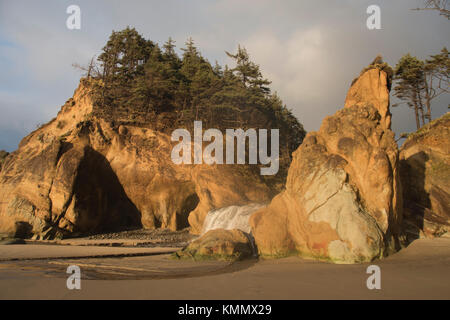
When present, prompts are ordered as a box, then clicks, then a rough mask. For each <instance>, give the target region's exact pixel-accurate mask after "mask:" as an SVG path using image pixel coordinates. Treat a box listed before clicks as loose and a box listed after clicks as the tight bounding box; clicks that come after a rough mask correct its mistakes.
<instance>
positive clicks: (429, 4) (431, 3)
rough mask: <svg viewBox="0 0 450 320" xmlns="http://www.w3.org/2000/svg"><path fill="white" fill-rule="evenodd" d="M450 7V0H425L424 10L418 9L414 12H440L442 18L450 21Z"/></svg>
mask: <svg viewBox="0 0 450 320" xmlns="http://www.w3.org/2000/svg"><path fill="white" fill-rule="evenodd" d="M449 9H450V7H449V4H448V0H425V6H424V7H423V8H417V9H414V10H433V11H438V12H439V14H440V15H441V16H444V17H446V18H447V19H450V10H449Z"/></svg>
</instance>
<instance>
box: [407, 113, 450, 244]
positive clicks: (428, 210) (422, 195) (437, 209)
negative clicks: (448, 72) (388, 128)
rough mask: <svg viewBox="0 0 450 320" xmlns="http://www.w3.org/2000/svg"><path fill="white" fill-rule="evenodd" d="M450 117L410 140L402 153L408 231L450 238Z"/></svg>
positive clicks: (416, 236)
mask: <svg viewBox="0 0 450 320" xmlns="http://www.w3.org/2000/svg"><path fill="white" fill-rule="evenodd" d="M449 142H450V113H447V114H445V115H444V116H442V117H441V118H439V119H437V120H435V121H433V122H431V123H429V124H427V125H425V126H424V127H422V128H421V129H420V130H419V131H417V132H416V133H413V134H411V135H409V136H408V139H407V140H406V141H405V142H404V144H403V146H402V148H401V151H400V173H401V177H402V183H403V191H404V192H403V196H404V205H405V230H406V231H407V232H408V236H409V237H410V238H412V239H414V238H418V237H437V236H450V145H449Z"/></svg>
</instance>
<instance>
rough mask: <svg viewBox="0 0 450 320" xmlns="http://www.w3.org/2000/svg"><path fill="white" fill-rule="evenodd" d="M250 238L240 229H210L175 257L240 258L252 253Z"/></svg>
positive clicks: (196, 258)
mask: <svg viewBox="0 0 450 320" xmlns="http://www.w3.org/2000/svg"><path fill="white" fill-rule="evenodd" d="M251 241H252V240H251V238H250V237H249V236H248V235H247V234H246V233H244V232H243V231H241V230H237V229H233V230H225V229H215V230H210V231H208V232H207V233H205V234H204V235H203V236H201V237H200V238H198V239H195V240H194V241H192V242H191V243H190V244H189V245H188V246H187V247H186V248H184V249H183V250H181V251H179V252H177V253H176V254H175V257H178V258H182V259H194V260H209V259H215V260H241V259H244V258H249V257H251V256H252V255H253V244H252V242H251Z"/></svg>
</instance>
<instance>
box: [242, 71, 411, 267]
mask: <svg viewBox="0 0 450 320" xmlns="http://www.w3.org/2000/svg"><path fill="white" fill-rule="evenodd" d="M388 82H389V79H388V75H387V73H386V72H385V71H383V70H380V69H378V68H376V67H374V68H369V69H368V70H366V71H365V72H364V73H363V74H362V75H361V76H360V77H359V78H358V79H357V80H356V82H355V83H354V84H353V85H352V87H351V88H350V90H349V94H348V96H347V101H346V106H345V108H343V109H341V110H339V111H338V112H336V114H335V115H333V116H331V117H327V118H325V119H324V121H323V122H322V125H321V127H320V130H319V131H318V132H310V133H308V135H307V136H306V138H305V140H304V141H303V143H302V145H301V146H300V147H299V148H298V149H297V151H295V152H294V154H293V161H292V164H291V166H290V168H289V173H288V178H287V184H286V190H285V191H283V192H282V193H281V194H279V195H277V196H276V197H275V198H274V199H273V200H272V202H271V204H270V205H269V206H268V207H267V208H266V209H262V210H260V211H258V212H256V213H254V215H253V216H252V217H251V218H250V221H251V225H252V233H253V235H254V237H255V241H256V245H257V247H258V251H259V253H260V254H261V255H263V256H272V257H273V256H275V257H276V256H284V255H288V254H299V255H302V256H307V257H313V258H318V259H323V260H328V261H332V262H335V263H356V262H364V261H371V260H373V259H375V258H380V257H382V256H384V255H386V254H387V253H388V252H390V251H394V250H396V249H398V248H399V246H400V242H399V236H400V233H401V228H400V226H401V217H402V199H401V196H402V194H401V187H400V180H399V174H398V148H397V144H396V142H395V139H394V133H393V132H392V131H391V130H390V113H389V90H388V88H387V84H388Z"/></svg>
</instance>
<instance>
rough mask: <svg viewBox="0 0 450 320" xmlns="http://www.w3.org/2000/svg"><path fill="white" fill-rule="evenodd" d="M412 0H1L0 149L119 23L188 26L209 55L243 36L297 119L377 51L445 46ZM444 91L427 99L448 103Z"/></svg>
mask: <svg viewBox="0 0 450 320" xmlns="http://www.w3.org/2000/svg"><path fill="white" fill-rule="evenodd" d="M421 3H422V1H420V0H371V1H364V0H358V1H357V0H329V1H317V0H304V1H301V0H292V1H288V0H285V1H268V0H247V1H242V0H219V1H212V0H202V1H200V0H190V1H182V0H179V1H176V0H167V1H136V0H130V1H113V0H110V1H106V0H92V1H81V0H79V1H75V0H72V1H65V0H45V1H23V0H14V1H12V0H0V70H1V73H0V115H1V116H0V149H5V150H7V151H13V150H15V149H16V148H17V145H18V143H19V142H20V140H21V139H22V138H23V137H24V136H25V135H27V134H28V133H29V132H30V131H32V130H34V129H35V128H36V126H37V125H39V124H42V123H45V122H47V121H49V120H51V119H52V118H53V117H55V116H56V114H57V112H58V111H59V109H60V107H61V105H62V104H64V102H65V101H66V100H67V99H68V98H70V97H71V96H72V94H73V91H74V90H75V88H76V87H77V85H78V81H79V78H80V73H79V72H78V71H77V70H75V69H74V68H73V67H72V63H80V64H85V63H87V62H88V61H89V60H90V58H91V57H92V56H94V55H96V54H99V53H100V51H101V48H102V47H103V45H104V44H105V43H106V41H107V39H108V36H109V34H110V33H111V31H112V30H113V29H114V30H120V29H122V28H124V27H126V26H127V25H130V26H133V27H136V29H137V30H138V31H139V32H140V33H141V34H143V35H144V36H145V37H146V38H149V39H151V40H153V41H155V42H158V43H161V44H162V43H163V42H164V41H166V40H167V38H168V37H169V36H171V37H172V38H174V39H175V40H176V42H177V45H178V46H183V44H184V42H185V40H186V39H187V38H188V37H190V36H192V37H193V39H194V41H195V42H196V44H197V46H198V47H199V49H200V51H201V53H202V54H203V55H204V56H205V57H206V58H208V59H209V60H210V61H211V62H214V61H215V60H218V61H219V63H222V64H224V63H230V61H229V60H228V58H227V57H226V55H225V53H224V51H225V50H227V51H234V50H235V49H236V48H237V46H238V44H241V45H243V46H245V47H246V48H247V49H248V51H249V53H250V55H251V57H252V59H253V60H254V61H255V62H256V63H258V64H259V65H260V66H261V68H262V70H263V73H264V75H265V76H267V77H268V78H269V79H270V80H272V86H271V88H272V90H273V91H277V92H278V93H279V95H280V96H281V98H282V99H283V101H284V102H285V103H286V104H287V105H288V107H290V108H292V109H293V111H294V114H295V115H296V116H297V117H298V118H299V120H300V121H301V122H302V123H303V125H304V126H305V128H306V129H307V130H308V131H310V130H317V129H318V128H319V126H320V123H321V121H322V119H323V118H324V117H325V116H327V115H331V114H333V113H334V112H336V110H338V109H339V108H341V107H342V106H343V103H344V99H345V95H346V92H347V90H348V87H349V85H350V82H351V81H352V79H353V78H354V77H355V76H356V75H358V73H359V71H360V70H361V69H362V68H363V67H365V66H366V65H367V64H368V63H369V62H371V61H372V59H373V58H374V57H375V56H376V55H377V54H378V53H381V54H382V55H383V56H384V58H385V60H386V61H387V62H389V63H390V64H391V65H395V63H396V62H397V61H398V59H399V58H400V57H401V56H402V55H403V54H405V53H408V52H409V53H411V54H412V55H415V56H418V57H420V58H422V59H423V58H426V57H427V56H428V55H430V54H435V53H437V52H439V51H440V49H441V48H442V47H443V46H447V47H449V48H450V45H449V40H450V37H449V36H448V35H449V34H450V33H449V31H450V30H449V28H450V22H449V21H448V20H447V19H445V18H444V17H440V16H439V15H438V14H437V13H435V12H429V11H426V12H417V11H412V10H410V9H411V8H416V7H418V6H419V5H420V4H421ZM71 4H76V5H78V6H80V8H81V30H68V29H67V28H66V19H67V17H68V14H67V13H66V8H67V7H68V6H69V5H71ZM371 4H377V5H379V6H380V7H381V25H382V29H381V30H372V31H371V30H368V29H367V28H366V19H367V17H368V15H367V14H366V9H367V7H368V6H369V5H371ZM448 104H449V97H448V95H447V96H444V97H442V98H441V99H440V100H439V101H436V102H435V104H434V105H433V108H434V110H433V112H434V116H439V115H442V114H443V113H445V112H446V111H447V105H448ZM392 112H393V115H394V116H393V129H394V131H395V132H397V133H400V132H405V131H406V132H408V131H413V130H414V125H415V122H414V115H413V113H412V112H411V111H410V110H408V109H407V108H406V107H398V108H394V109H393V110H392Z"/></svg>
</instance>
